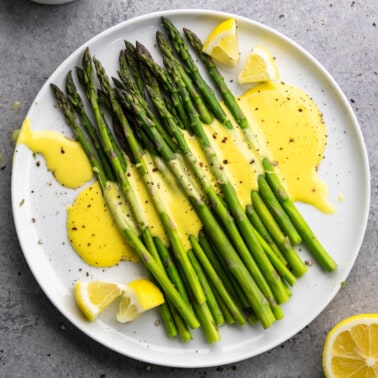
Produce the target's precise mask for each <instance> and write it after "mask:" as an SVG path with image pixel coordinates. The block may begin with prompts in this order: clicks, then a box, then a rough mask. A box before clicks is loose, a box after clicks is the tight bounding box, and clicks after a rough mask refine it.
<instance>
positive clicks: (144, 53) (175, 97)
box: [136, 42, 190, 129]
mask: <svg viewBox="0 0 378 378" xmlns="http://www.w3.org/2000/svg"><path fill="white" fill-rule="evenodd" d="M136 51H137V56H138V59H139V61H140V62H141V63H142V64H144V65H145V66H147V67H148V68H149V69H150V70H151V71H152V72H153V73H154V75H155V76H156V78H157V79H158V80H159V82H160V83H161V85H162V86H163V87H164V88H165V90H166V91H167V92H168V93H169V95H170V97H171V100H172V104H173V106H174V107H175V109H176V110H177V114H178V115H179V117H180V120H181V122H182V124H183V126H184V127H185V128H186V129H189V128H190V123H189V120H188V116H187V114H186V111H185V109H184V107H183V105H182V102H181V98H180V95H179V93H178V89H177V88H176V87H175V85H173V83H172V81H171V79H170V78H169V76H168V75H167V73H166V71H165V70H164V69H163V68H162V67H160V66H159V65H158V64H157V63H156V62H155V61H154V60H153V59H152V57H151V54H150V53H149V51H148V50H147V49H146V47H145V46H143V45H142V44H141V43H140V42H137V44H136Z"/></svg>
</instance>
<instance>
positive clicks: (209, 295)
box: [188, 250, 224, 327]
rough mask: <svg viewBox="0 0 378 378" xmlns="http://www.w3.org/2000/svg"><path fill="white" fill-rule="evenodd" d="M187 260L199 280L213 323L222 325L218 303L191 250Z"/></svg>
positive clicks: (221, 314)
mask: <svg viewBox="0 0 378 378" xmlns="http://www.w3.org/2000/svg"><path fill="white" fill-rule="evenodd" d="M188 256H189V260H190V261H191V263H192V265H193V267H194V269H195V271H196V272H197V275H198V277H199V279H200V282H201V285H202V287H203V290H204V292H205V295H206V303H207V305H208V306H209V310H210V312H211V314H212V316H213V319H214V323H215V325H216V326H217V327H219V326H221V325H223V324H224V317H223V312H222V310H221V308H220V306H219V304H218V301H217V299H216V297H215V295H214V292H213V289H212V287H211V286H210V284H209V281H208V280H207V278H206V274H205V272H204V271H203V269H202V267H201V265H200V263H199V262H198V260H197V258H196V256H195V255H194V253H193V251H192V250H189V251H188Z"/></svg>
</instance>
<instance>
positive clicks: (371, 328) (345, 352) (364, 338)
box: [322, 314, 378, 378]
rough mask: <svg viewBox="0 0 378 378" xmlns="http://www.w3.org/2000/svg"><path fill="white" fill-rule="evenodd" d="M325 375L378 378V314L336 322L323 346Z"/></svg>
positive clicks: (333, 377) (337, 377)
mask: <svg viewBox="0 0 378 378" xmlns="http://www.w3.org/2000/svg"><path fill="white" fill-rule="evenodd" d="M322 362H323V369H324V374H325V376H326V377H329V378H339V377H340V378H341V377H355V378H359V377H378V314H362V315H356V316H352V317H350V318H347V319H345V320H343V321H342V322H340V323H339V324H337V325H336V326H335V327H334V328H333V329H332V330H331V331H330V332H329V334H328V335H327V338H326V341H325V345H324V349H323V358H322Z"/></svg>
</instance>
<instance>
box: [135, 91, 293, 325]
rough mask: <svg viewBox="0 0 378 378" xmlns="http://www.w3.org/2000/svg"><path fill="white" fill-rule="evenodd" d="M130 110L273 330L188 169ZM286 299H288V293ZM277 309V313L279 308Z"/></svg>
mask: <svg viewBox="0 0 378 378" xmlns="http://www.w3.org/2000/svg"><path fill="white" fill-rule="evenodd" d="M130 100H132V98H130ZM130 110H132V111H134V116H135V118H136V120H137V121H138V122H139V125H140V127H143V128H144V130H145V132H146V133H147V134H148V135H149V137H150V138H151V142H153V144H154V145H155V146H156V152H157V153H159V154H160V156H161V157H162V158H163V159H165V161H166V162H167V164H168V165H169V167H170V168H171V170H172V172H173V173H174V174H175V176H176V177H177V179H178V182H179V184H180V185H181V186H182V188H183V190H184V191H185V193H186V195H187V196H188V198H189V200H190V201H191V203H192V205H193V207H194V209H195V210H196V211H197V214H198V215H199V217H200V219H201V221H202V223H203V224H204V227H206V228H207V230H208V232H209V235H211V237H212V240H213V242H214V244H215V245H217V248H219V250H220V251H221V252H222V254H223V258H224V259H225V260H226V261H227V263H228V265H229V267H230V270H231V271H232V272H233V274H234V275H235V277H236V278H237V279H238V281H239V282H240V285H241V286H242V287H243V289H244V290H245V291H246V295H247V297H248V299H249V301H250V304H251V305H252V307H254V309H255V311H256V315H257V316H258V317H259V320H260V321H261V323H262V325H263V326H264V327H269V326H270V325H271V324H272V322H273V321H274V320H273V319H274V315H273V314H272V312H271V310H270V305H269V303H268V302H267V300H266V298H265V297H264V295H263V294H262V293H261V292H260V289H259V288H258V286H257V285H256V283H255V281H254V280H253V279H252V277H251V276H250V274H249V272H248V270H247V269H246V267H245V266H244V264H243V262H242V260H240V257H239V255H238V253H237V252H236V251H235V249H234V247H233V246H232V244H231V243H230V241H229V239H228V237H227V236H226V234H225V233H224V231H223V230H222V228H221V227H220V226H219V224H218V222H217V220H216V219H215V218H214V215H213V214H212V212H211V210H210V209H209V208H208V206H207V204H206V203H205V202H204V200H203V199H202V197H201V195H200V194H199V193H197V190H196V189H195V187H194V186H193V185H192V183H191V180H190V178H189V177H188V175H187V173H186V171H185V169H184V168H183V167H182V166H181V164H180V162H179V161H178V160H177V158H176V156H175V155H174V154H173V153H172V151H170V150H169V148H168V146H167V145H166V144H165V143H164V140H163V138H161V136H160V134H159V133H158V132H157V130H156V127H155V126H154V125H155V123H156V120H154V119H149V118H148V117H147V115H146V113H145V112H144V111H143V108H142V107H140V106H138V104H136V103H134V104H133V106H132V107H130ZM284 295H285V296H286V293H285V294H284ZM272 299H273V300H272V302H271V303H272V304H273V305H274V303H273V302H274V298H272ZM274 307H275V308H276V309H277V306H274Z"/></svg>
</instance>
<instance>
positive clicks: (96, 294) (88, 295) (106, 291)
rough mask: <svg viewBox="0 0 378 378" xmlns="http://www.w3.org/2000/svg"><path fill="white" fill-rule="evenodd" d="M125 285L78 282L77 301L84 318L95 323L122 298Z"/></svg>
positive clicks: (75, 293)
mask: <svg viewBox="0 0 378 378" xmlns="http://www.w3.org/2000/svg"><path fill="white" fill-rule="evenodd" d="M123 289H124V286H123V285H120V284H116V283H109V282H101V281H92V282H77V283H76V285H75V289H74V295H75V300H76V303H77V305H78V307H79V308H80V310H81V311H82V313H83V314H84V316H85V317H86V318H87V319H88V320H90V321H94V320H95V319H96V318H97V317H98V315H99V314H100V313H101V312H102V311H103V310H105V308H107V307H108V306H109V305H110V304H111V303H112V302H113V301H114V300H116V299H117V298H119V297H120V295H121V294H122V291H123Z"/></svg>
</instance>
